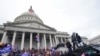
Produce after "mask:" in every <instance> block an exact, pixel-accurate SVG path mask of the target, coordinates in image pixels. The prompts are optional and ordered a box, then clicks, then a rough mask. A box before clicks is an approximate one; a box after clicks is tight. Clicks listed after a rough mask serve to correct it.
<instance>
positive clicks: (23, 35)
mask: <svg viewBox="0 0 100 56" xmlns="http://www.w3.org/2000/svg"><path fill="white" fill-rule="evenodd" d="M24 40H25V32H23V33H22V41H21V50H23V48H24Z"/></svg>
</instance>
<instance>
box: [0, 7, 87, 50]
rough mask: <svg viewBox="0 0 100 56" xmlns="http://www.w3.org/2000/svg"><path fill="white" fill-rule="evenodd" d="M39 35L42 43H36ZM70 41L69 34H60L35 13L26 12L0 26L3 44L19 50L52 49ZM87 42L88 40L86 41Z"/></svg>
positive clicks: (0, 37)
mask: <svg viewBox="0 0 100 56" xmlns="http://www.w3.org/2000/svg"><path fill="white" fill-rule="evenodd" d="M37 35H39V39H40V41H38V42H37V41H36V36H37ZM66 38H68V39H69V40H70V35H69V34H68V33H67V32H60V31H57V30H56V29H54V28H52V27H49V26H47V25H45V24H44V23H43V21H42V20H41V19H40V18H39V17H38V16H37V15H36V14H35V13H34V12H33V10H32V7H31V9H29V12H27V13H26V12H25V13H23V14H21V15H20V16H18V17H16V18H15V20H14V22H8V23H5V24H4V25H1V26H0V40H1V42H3V43H11V44H12V45H14V46H17V47H18V48H19V49H23V48H30V49H31V48H36V49H38V48H51V47H54V46H56V45H57V44H59V43H63V42H65V41H66ZM84 40H85V41H87V39H84Z"/></svg>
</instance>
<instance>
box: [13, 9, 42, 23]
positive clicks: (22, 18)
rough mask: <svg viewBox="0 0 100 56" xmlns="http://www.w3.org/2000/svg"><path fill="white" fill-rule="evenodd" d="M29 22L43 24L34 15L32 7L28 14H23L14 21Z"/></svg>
mask: <svg viewBox="0 0 100 56" xmlns="http://www.w3.org/2000/svg"><path fill="white" fill-rule="evenodd" d="M28 21H35V22H38V23H42V24H43V21H42V20H41V19H40V18H39V17H38V16H37V15H36V14H35V13H34V11H33V10H32V7H30V9H29V11H28V12H24V13H22V14H21V15H20V16H18V17H16V18H15V20H14V22H28Z"/></svg>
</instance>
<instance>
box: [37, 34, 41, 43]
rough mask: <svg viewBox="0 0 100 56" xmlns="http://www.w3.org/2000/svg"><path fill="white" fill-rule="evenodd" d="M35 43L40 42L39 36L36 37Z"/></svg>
mask: <svg viewBox="0 0 100 56" xmlns="http://www.w3.org/2000/svg"><path fill="white" fill-rule="evenodd" d="M36 41H37V42H39V41H40V38H39V34H37V35H36Z"/></svg>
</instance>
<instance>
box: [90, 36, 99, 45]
mask: <svg viewBox="0 0 100 56" xmlns="http://www.w3.org/2000/svg"><path fill="white" fill-rule="evenodd" d="M89 43H90V44H100V35H98V36H96V37H94V38H92V39H91V40H90V41H89Z"/></svg>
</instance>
